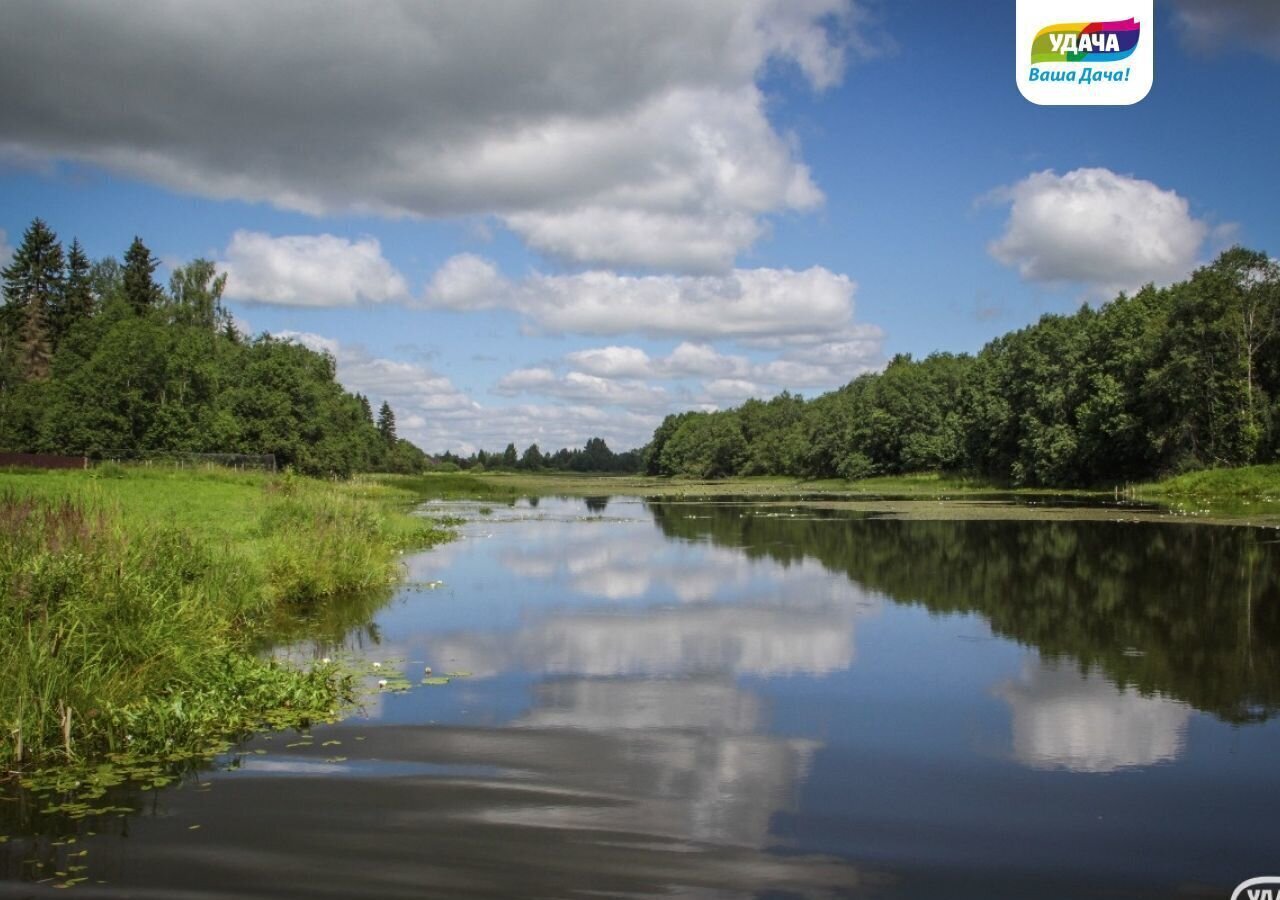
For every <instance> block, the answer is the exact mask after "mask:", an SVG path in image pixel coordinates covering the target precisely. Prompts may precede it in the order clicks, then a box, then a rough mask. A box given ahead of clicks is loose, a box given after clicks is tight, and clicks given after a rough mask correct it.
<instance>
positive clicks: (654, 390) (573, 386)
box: [495, 328, 883, 410]
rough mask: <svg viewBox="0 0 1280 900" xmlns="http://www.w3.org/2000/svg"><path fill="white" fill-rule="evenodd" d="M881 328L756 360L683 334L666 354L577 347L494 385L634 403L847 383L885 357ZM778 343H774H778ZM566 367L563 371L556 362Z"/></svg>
mask: <svg viewBox="0 0 1280 900" xmlns="http://www.w3.org/2000/svg"><path fill="white" fill-rule="evenodd" d="M880 337H881V335H880V332H879V330H878V329H873V328H866V329H854V330H852V331H851V332H850V333H847V334H846V333H837V334H834V335H831V336H830V338H831V339H830V340H825V341H824V340H820V339H817V338H814V339H812V340H811V341H806V342H804V343H800V344H796V345H786V344H783V345H781V347H782V351H783V352H782V353H781V354H780V355H779V356H777V357H776V358H774V359H766V360H761V361H755V360H752V359H751V358H749V357H747V356H745V355H739V354H729V353H722V352H720V351H719V350H717V349H716V348H715V347H713V346H711V345H710V344H705V343H692V342H689V341H684V342H682V343H680V344H679V345H677V346H676V347H675V349H673V350H672V351H671V352H670V353H669V354H667V355H666V356H653V355H651V354H649V353H648V352H646V351H645V350H643V349H641V348H639V347H627V346H617V345H610V346H607V347H596V348H591V349H587V350H577V351H574V352H572V353H568V354H566V355H565V357H564V360H563V362H562V363H560V364H557V365H556V366H554V367H553V366H545V365H544V366H537V367H533V368H525V369H516V370H515V371H513V372H510V373H508V374H507V375H506V376H504V377H503V378H502V379H501V380H500V381H499V382H498V384H497V386H496V387H495V390H496V391H497V392H498V393H501V394H507V395H515V394H541V395H545V396H548V397H558V398H562V399H573V400H579V401H584V402H585V401H595V402H601V403H614V404H618V405H621V406H625V407H628V408H631V409H636V410H648V409H657V408H660V407H667V408H671V404H672V403H673V401H676V402H679V405H681V406H682V407H686V408H687V407H689V406H694V407H698V408H710V407H718V406H726V405H735V404H737V403H741V402H742V401H743V400H746V399H748V398H750V397H759V398H766V397H769V396H772V395H774V394H777V393H780V392H781V391H782V390H792V391H795V390H802V389H808V388H815V389H830V388H835V387H838V386H840V385H842V384H845V383H847V382H848V381H850V380H851V379H853V378H856V377H857V376H858V375H861V374H863V373H864V372H869V371H872V370H874V369H876V368H878V367H879V366H880V364H881V362H882V361H883V354H882V352H881V347H880ZM775 349H776V348H775ZM563 367H568V368H569V370H570V371H569V372H568V374H566V375H563V376H561V375H559V374H557V368H563ZM697 378H704V379H708V380H707V381H706V382H705V383H703V384H702V385H701V388H700V390H699V391H696V392H695V391H691V390H688V389H686V388H683V387H681V388H680V389H678V390H675V391H667V390H665V389H663V388H662V387H660V386H655V385H654V384H652V382H654V381H668V382H677V383H682V382H686V381H687V380H688V379H697Z"/></svg>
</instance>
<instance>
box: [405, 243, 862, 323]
mask: <svg viewBox="0 0 1280 900" xmlns="http://www.w3.org/2000/svg"><path fill="white" fill-rule="evenodd" d="M855 288H856V285H855V284H854V282H853V281H852V280H851V279H850V278H849V277H848V276H846V275H840V274H837V273H835V272H831V271H829V270H827V269H824V268H822V267H820V266H814V267H812V268H809V269H805V270H804V271H799V272H797V271H793V270H791V269H763V268H762V269H735V270H733V271H731V272H729V273H727V274H724V275H697V276H694V275H645V276H635V275H621V274H618V273H616V272H611V271H603V270H593V271H588V272H581V273H577V274H572V275H547V274H542V273H534V274H532V275H529V276H527V277H525V278H522V279H520V280H519V281H510V280H506V279H504V278H502V277H501V276H500V275H499V274H498V272H497V270H496V269H495V268H494V267H493V265H492V264H491V263H487V262H486V261H485V260H483V259H480V258H479V257H475V256H472V255H470V254H467V255H463V256H456V257H453V258H452V259H450V260H448V261H447V262H446V263H445V264H444V265H443V266H442V267H441V269H440V271H439V272H438V273H437V274H436V276H435V277H434V278H433V279H432V282H431V285H430V286H429V287H428V289H427V291H426V293H425V295H424V297H423V300H422V303H423V304H424V305H425V306H427V307H431V308H445V309H490V308H494V307H501V308H505V309H511V310H514V311H516V312H519V313H521V314H522V315H523V316H525V317H526V318H527V319H528V320H529V321H530V323H531V324H532V325H533V326H534V327H536V328H539V329H541V330H543V331H546V332H556V333H563V332H569V333H576V334H627V333H639V334H647V335H650V336H658V337H661V336H687V337H713V336H717V337H770V336H777V335H814V334H822V333H827V332H831V331H833V330H836V331H838V330H842V329H844V328H846V327H847V326H849V324H850V321H851V319H852V316H853V294H854V290H855Z"/></svg>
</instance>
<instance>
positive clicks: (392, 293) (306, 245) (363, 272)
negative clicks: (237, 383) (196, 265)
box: [218, 231, 409, 306]
mask: <svg viewBox="0 0 1280 900" xmlns="http://www.w3.org/2000/svg"><path fill="white" fill-rule="evenodd" d="M224 257H225V258H224V259H223V260H222V261H221V262H219V263H218V268H219V269H221V270H222V271H223V272H225V273H226V274H227V289H226V296H227V298H228V299H230V300H242V301H245V302H249V303H272V304H277V305H281V306H353V305H356V304H358V303H384V302H388V301H396V300H404V299H405V298H407V297H408V294H409V288H408V285H407V284H406V283H405V280H404V276H402V275H401V274H400V273H399V272H397V271H396V269H395V267H393V266H392V265H391V263H389V262H388V261H387V260H386V258H384V257H383V255H382V247H381V245H380V244H379V243H378V241H377V239H376V238H371V237H367V238H362V239H360V240H357V241H349V240H347V239H346V238H340V237H335V236H334V235H331V234H318V235H289V236H285V237H272V236H270V235H268V234H263V233H261V232H257V231H237V232H236V233H235V234H233V235H232V236H231V242H230V243H229V244H228V245H227V249H226V251H225V253H224Z"/></svg>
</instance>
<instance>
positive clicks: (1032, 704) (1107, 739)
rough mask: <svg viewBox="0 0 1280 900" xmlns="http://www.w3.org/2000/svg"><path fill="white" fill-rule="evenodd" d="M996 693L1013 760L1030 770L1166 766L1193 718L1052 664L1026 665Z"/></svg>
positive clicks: (1173, 704)
mask: <svg viewBox="0 0 1280 900" xmlns="http://www.w3.org/2000/svg"><path fill="white" fill-rule="evenodd" d="M997 693H998V695H999V696H1000V697H1002V698H1003V699H1004V700H1005V701H1006V702H1007V703H1008V704H1009V707H1010V709H1011V710H1012V712H1013V755H1014V757H1015V758H1016V759H1017V760H1018V761H1019V762H1022V763H1024V764H1025V765H1028V766H1032V767H1034V768H1064V769H1070V770H1071V771H1073V772H1114V771H1116V770H1117V769H1123V768H1129V767H1133V766H1149V765H1153V764H1155V763H1161V762H1170V761H1172V760H1174V759H1176V758H1177V757H1178V754H1179V753H1180V752H1181V750H1182V747H1183V743H1184V741H1185V740H1186V730H1187V720H1188V719H1190V717H1191V708H1190V707H1189V706H1187V704H1185V703H1180V702H1178V701H1176V700H1170V699H1168V698H1165V697H1159V696H1153V697H1144V696H1142V695H1141V694H1139V693H1138V692H1137V691H1136V690H1133V689H1132V688H1128V689H1117V688H1116V686H1115V685H1113V684H1112V683H1111V682H1109V681H1108V680H1107V679H1106V678H1105V677H1103V676H1102V675H1099V674H1096V673H1087V674H1081V673H1080V672H1078V671H1076V670H1075V669H1074V668H1073V667H1070V666H1065V665H1057V664H1052V663H1046V664H1034V663H1028V664H1027V665H1026V666H1025V667H1024V669H1023V672H1022V674H1021V677H1019V678H1018V679H1017V680H1010V681H1006V682H1004V683H1003V684H1001V685H1000V687H999V688H998V690H997Z"/></svg>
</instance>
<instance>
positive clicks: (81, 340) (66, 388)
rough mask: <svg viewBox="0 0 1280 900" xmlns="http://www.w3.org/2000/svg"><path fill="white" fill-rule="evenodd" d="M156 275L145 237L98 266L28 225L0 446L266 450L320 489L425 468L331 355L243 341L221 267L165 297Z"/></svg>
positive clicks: (2, 389)
mask: <svg viewBox="0 0 1280 900" xmlns="http://www.w3.org/2000/svg"><path fill="white" fill-rule="evenodd" d="M158 265H159V261H158V260H157V259H156V258H155V256H154V255H152V253H151V251H150V250H149V249H148V248H147V246H146V244H144V243H143V242H142V240H141V239H140V238H135V239H134V241H133V243H132V244H131V245H130V246H129V248H128V251H127V252H126V253H125V255H124V259H123V261H120V260H116V259H113V258H105V259H101V260H98V261H96V262H91V261H90V260H89V258H88V256H87V255H86V254H85V252H84V250H83V248H82V247H81V246H80V243H79V241H72V243H71V245H70V247H69V248H67V251H66V252H65V253H64V252H63V248H62V245H61V243H60V242H59V241H58V238H57V235H55V234H54V233H53V231H52V230H51V229H50V228H49V227H48V226H47V225H46V224H45V223H44V222H43V221H41V220H40V219H36V220H34V221H33V222H32V223H31V225H30V226H29V227H28V228H27V230H26V232H25V234H24V235H23V239H22V243H21V245H20V246H19V247H18V249H17V250H16V252H15V253H14V255H13V258H12V260H11V261H10V263H9V265H8V266H6V267H5V268H4V270H3V273H2V275H3V290H4V303H3V306H0V449H7V450H14V451H25V452H45V453H74V454H84V455H88V456H93V457H115V458H122V459H136V458H141V457H144V456H146V455H148V454H155V453H161V452H185V453H220V454H221V453H242V454H268V453H269V454H274V455H275V458H276V462H277V464H278V465H279V466H281V467H285V466H288V467H292V468H295V469H297V470H298V471H300V472H304V473H307V474H312V475H326V476H327V475H338V476H346V475H350V474H351V473H353V472H357V471H368V470H389V471H417V470H419V469H420V468H421V467H422V465H423V463H424V462H425V459H426V457H425V454H423V453H422V451H421V450H419V449H418V448H417V447H415V446H413V445H412V444H410V443H409V442H408V441H405V440H403V439H401V438H398V437H397V436H396V433H395V413H394V412H393V411H392V409H391V407H390V406H388V405H387V404H385V403H384V404H383V405H382V408H381V409H380V410H379V412H378V415H377V416H376V417H375V415H374V412H373V409H372V407H371V405H370V403H369V400H368V399H367V398H366V397H363V396H360V395H358V394H351V393H348V392H347V391H345V390H343V389H342V387H341V386H340V385H339V384H338V383H337V381H336V380H335V377H334V376H335V362H334V360H333V358H332V357H330V356H327V355H325V354H323V353H317V352H315V351H314V350H310V349H308V348H306V347H303V346H301V345H299V344H296V343H293V342H290V341H284V340H279V339H276V338H273V337H271V336H270V335H266V334H264V335H261V336H259V337H256V338H249V337H248V336H246V335H243V334H241V333H240V331H239V330H238V329H237V328H236V327H235V324H234V323H233V321H232V318H231V316H230V314H229V313H228V312H227V310H226V309H225V308H224V307H223V305H222V292H223V288H224V286H225V284H226V276H225V275H219V274H218V273H217V271H216V269H215V267H214V264H213V263H212V262H210V261H208V260H205V259H197V260H194V261H192V262H190V263H188V264H187V265H184V266H179V267H177V268H176V269H174V271H173V273H172V276H171V277H170V279H169V285H168V289H167V290H166V289H164V288H163V287H161V286H160V285H159V284H158V283H157V282H156V280H155V270H156V268H157V267H158Z"/></svg>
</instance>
